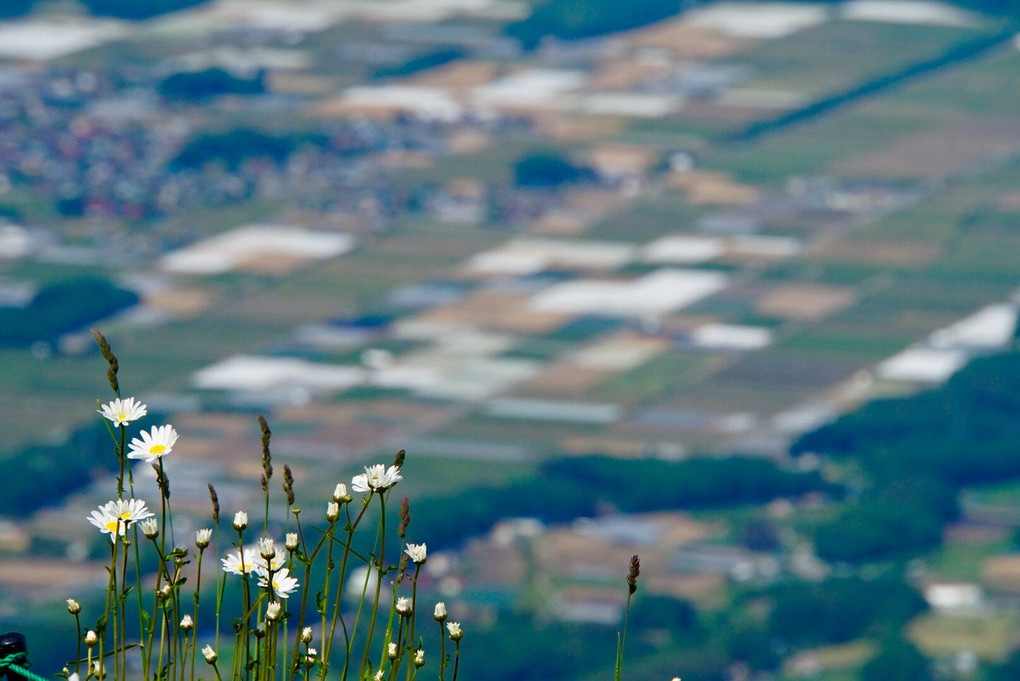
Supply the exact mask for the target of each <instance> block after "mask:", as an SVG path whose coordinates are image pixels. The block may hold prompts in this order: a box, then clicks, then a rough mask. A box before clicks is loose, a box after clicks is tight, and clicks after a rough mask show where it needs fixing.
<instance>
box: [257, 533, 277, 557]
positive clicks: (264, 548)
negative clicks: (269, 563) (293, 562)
mask: <svg viewBox="0 0 1020 681" xmlns="http://www.w3.org/2000/svg"><path fill="white" fill-rule="evenodd" d="M259 555H260V556H262V557H263V558H265V559H266V560H272V559H273V558H276V542H274V541H273V538H272V537H262V538H261V539H259Z"/></svg>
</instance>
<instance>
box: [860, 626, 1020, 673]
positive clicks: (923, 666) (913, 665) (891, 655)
mask: <svg viewBox="0 0 1020 681" xmlns="http://www.w3.org/2000/svg"><path fill="white" fill-rule="evenodd" d="M861 678H862V679H867V680H868V681H932V679H933V678H934V677H933V676H932V673H931V667H930V666H929V664H928V660H926V659H925V657H924V655H922V654H921V653H920V652H919V651H918V650H917V648H915V647H914V646H913V644H911V643H910V642H909V641H906V640H904V639H902V638H898V637H897V638H893V639H889V640H886V641H884V642H883V644H882V648H881V650H879V652H878V654H877V655H875V657H873V658H871V659H870V660H869V661H868V662H867V664H865V665H864V668H863V669H862V670H861ZM1010 678H1016V677H1010Z"/></svg>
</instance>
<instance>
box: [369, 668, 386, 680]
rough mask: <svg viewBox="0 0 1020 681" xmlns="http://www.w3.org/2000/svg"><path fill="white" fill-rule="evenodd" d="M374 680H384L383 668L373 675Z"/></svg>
mask: <svg viewBox="0 0 1020 681" xmlns="http://www.w3.org/2000/svg"><path fill="white" fill-rule="evenodd" d="M372 681H383V671H382V670H381V669H380V670H379V671H377V672H376V673H375V674H374V675H373V676H372Z"/></svg>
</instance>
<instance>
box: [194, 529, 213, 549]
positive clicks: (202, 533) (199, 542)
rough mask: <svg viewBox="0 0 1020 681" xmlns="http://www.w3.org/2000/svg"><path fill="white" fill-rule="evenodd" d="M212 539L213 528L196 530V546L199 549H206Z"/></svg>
mask: <svg viewBox="0 0 1020 681" xmlns="http://www.w3.org/2000/svg"><path fill="white" fill-rule="evenodd" d="M211 539H212V528H208V527H207V528H205V529H202V530H195V546H197V547H198V548H199V549H204V548H206V547H207V546H209V541H210V540H211Z"/></svg>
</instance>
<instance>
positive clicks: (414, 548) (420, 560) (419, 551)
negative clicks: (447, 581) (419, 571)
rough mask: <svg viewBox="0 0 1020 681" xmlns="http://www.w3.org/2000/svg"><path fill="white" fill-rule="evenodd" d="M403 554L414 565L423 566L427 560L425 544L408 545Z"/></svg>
mask: <svg viewBox="0 0 1020 681" xmlns="http://www.w3.org/2000/svg"><path fill="white" fill-rule="evenodd" d="M404 553H406V554H407V555H408V557H409V558H410V559H411V560H413V561H414V562H415V564H416V565H423V564H424V563H425V561H426V559H427V558H428V548H427V547H426V546H425V544H408V545H407V548H406V549H404Z"/></svg>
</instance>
